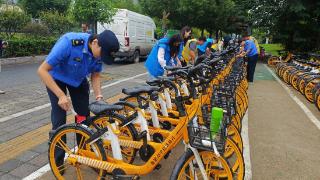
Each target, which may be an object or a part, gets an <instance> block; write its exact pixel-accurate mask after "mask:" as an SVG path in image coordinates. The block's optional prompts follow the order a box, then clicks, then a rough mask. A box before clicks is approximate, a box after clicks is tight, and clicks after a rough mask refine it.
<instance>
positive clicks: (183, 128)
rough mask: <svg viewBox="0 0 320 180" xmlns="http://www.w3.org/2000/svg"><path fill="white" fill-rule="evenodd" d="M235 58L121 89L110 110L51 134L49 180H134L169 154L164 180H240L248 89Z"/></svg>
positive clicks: (213, 59) (227, 54)
mask: <svg viewBox="0 0 320 180" xmlns="http://www.w3.org/2000/svg"><path fill="white" fill-rule="evenodd" d="M238 50H239V48H238V47H229V48H228V49H227V50H225V51H223V52H221V53H213V54H211V56H210V57H200V58H198V59H197V61H196V64H194V65H192V66H187V67H166V70H167V72H168V74H167V76H164V77H159V78H157V79H155V80H150V81H147V82H146V83H147V84H146V85H140V86H137V87H134V88H125V89H123V90H122V93H123V94H125V97H124V98H121V99H120V100H119V102H117V103H115V104H107V103H106V102H103V101H97V102H93V103H92V104H90V105H89V109H90V111H91V113H92V116H91V117H87V118H86V119H85V120H84V121H82V122H80V121H77V122H76V123H72V124H67V125H64V126H61V127H60V128H58V129H57V130H56V131H54V132H53V133H52V136H51V138H50V140H49V156H48V157H49V163H50V166H51V169H52V172H53V174H54V175H55V177H56V178H57V179H138V178H139V177H141V176H143V175H147V174H149V173H151V172H152V171H155V170H158V169H160V168H161V160H163V159H167V158H170V156H171V155H172V154H175V156H177V155H178V156H180V158H179V159H178V160H177V161H176V163H175V165H174V167H173V169H172V172H170V173H171V175H170V179H172V180H175V179H181V180H184V179H230V180H231V179H239V180H240V179H241V180H242V179H243V178H244V175H245V169H244V167H245V164H244V159H243V154H242V152H243V143H242V138H241V128H242V123H241V122H242V118H243V117H244V115H245V113H246V111H247V108H248V96H247V89H248V83H247V80H246V78H245V77H246V72H245V63H244V61H243V59H236V58H235V54H236V53H237V51H238ZM181 142H183V143H181ZM177 146H179V147H180V152H178V151H174V149H175V148H176V147H177ZM181 147H184V148H183V150H181ZM173 151H174V152H173ZM61 156H63V157H64V159H65V160H64V162H63V163H61V162H58V159H59V158H60V159H61ZM168 174H169V173H168Z"/></svg>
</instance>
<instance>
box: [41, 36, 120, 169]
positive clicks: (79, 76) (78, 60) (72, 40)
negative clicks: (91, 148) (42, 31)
mask: <svg viewBox="0 0 320 180" xmlns="http://www.w3.org/2000/svg"><path fill="white" fill-rule="evenodd" d="M118 50H119V42H118V39H117V37H116V36H115V34H114V33H113V32H111V31H109V30H105V31H104V32H102V33H101V34H99V35H90V34H88V33H73V32H72V33H67V34H65V35H63V36H62V37H60V39H59V40H58V41H57V42H56V44H55V45H54V47H53V48H52V50H51V52H50V53H49V55H48V56H47V57H46V59H45V61H44V62H43V63H42V64H41V65H40V67H39V68H38V75H39V76H40V78H41V80H42V81H43V83H44V84H45V86H46V88H47V91H48V95H49V99H50V102H51V108H52V109H51V123H52V131H54V130H56V129H57V128H59V127H60V126H62V125H64V124H66V112H67V111H69V110H70V109H71V103H72V106H73V108H74V111H75V112H76V113H77V114H78V115H79V116H89V115H90V112H89V109H88V106H89V92H90V88H89V83H88V80H87V76H88V75H90V77H91V85H92V89H93V92H94V95H95V99H96V100H97V101H98V100H102V99H103V96H102V93H101V82H100V72H101V71H102V60H104V61H105V62H112V56H111V54H112V53H113V52H117V51H118ZM67 90H68V92H69V94H70V97H71V101H70V99H69V98H68V97H67ZM52 131H51V132H50V133H49V136H50V135H51V134H52ZM64 140H65V139H64ZM55 153H56V156H55V157H56V164H57V166H58V167H60V166H61V168H62V169H61V170H60V172H61V174H63V173H64V171H63V163H64V155H65V152H64V151H63V150H62V149H59V148H57V149H56V150H55Z"/></svg>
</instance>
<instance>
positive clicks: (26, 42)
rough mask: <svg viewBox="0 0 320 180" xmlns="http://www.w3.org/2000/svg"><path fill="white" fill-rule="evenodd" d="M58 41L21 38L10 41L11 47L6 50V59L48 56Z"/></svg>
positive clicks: (53, 39) (54, 39)
mask: <svg viewBox="0 0 320 180" xmlns="http://www.w3.org/2000/svg"><path fill="white" fill-rule="evenodd" d="M56 41H57V39H56V38H48V39H36V38H32V39H31V38H19V39H12V40H8V43H9V46H8V47H7V48H6V49H5V53H4V57H6V58H8V57H22V56H36V55H46V54H48V53H49V52H50V50H51V49H52V47H53V46H54V44H55V42H56Z"/></svg>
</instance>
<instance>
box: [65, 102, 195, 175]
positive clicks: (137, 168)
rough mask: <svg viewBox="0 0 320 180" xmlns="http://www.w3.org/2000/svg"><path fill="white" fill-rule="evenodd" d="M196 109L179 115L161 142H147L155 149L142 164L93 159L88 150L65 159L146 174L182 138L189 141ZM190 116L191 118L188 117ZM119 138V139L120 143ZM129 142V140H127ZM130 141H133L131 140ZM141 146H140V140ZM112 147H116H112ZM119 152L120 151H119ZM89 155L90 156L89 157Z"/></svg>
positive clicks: (95, 166) (127, 172)
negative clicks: (177, 122) (189, 130)
mask: <svg viewBox="0 0 320 180" xmlns="http://www.w3.org/2000/svg"><path fill="white" fill-rule="evenodd" d="M199 103H200V102H199V99H195V100H194V104H198V105H199ZM197 111H198V106H192V107H191V109H189V110H188V112H187V115H186V116H183V117H180V118H179V120H180V123H179V124H178V125H177V126H176V127H175V128H174V129H173V131H171V133H170V135H169V136H168V137H167V138H166V139H165V141H164V142H163V143H161V144H159V143H151V142H148V144H149V145H151V146H152V147H153V148H154V149H155V153H154V154H153V155H152V156H151V157H150V159H149V160H148V161H147V162H146V163H145V164H144V165H132V164H128V163H125V162H123V161H121V160H120V159H121V158H119V159H115V158H111V157H108V158H107V161H100V160H97V159H94V155H93V154H94V153H93V152H91V151H89V150H83V151H81V154H83V155H81V156H79V155H75V154H69V155H68V158H67V160H69V161H71V162H79V163H81V164H84V165H87V166H90V167H93V168H99V169H104V170H106V171H107V172H109V173H111V172H112V171H113V170H115V169H117V168H119V169H122V170H123V171H124V172H125V173H126V174H127V175H146V174H148V173H150V172H151V171H152V170H153V169H154V168H155V167H156V166H157V165H158V164H159V163H160V161H161V160H162V159H163V157H164V156H165V155H166V154H167V153H168V152H169V151H170V150H172V149H173V148H174V147H175V146H176V145H177V144H178V143H179V142H180V140H181V139H183V140H184V142H185V143H186V144H188V143H189V137H188V130H187V125H188V122H189V120H191V119H193V116H195V115H196V112H197ZM190 116H191V117H192V118H190ZM112 141H117V139H111V146H115V145H116V144H117V143H112ZM120 142H121V140H119V144H120ZM128 143H129V142H128ZM132 143H135V142H134V141H132ZM140 143H141V146H142V142H140ZM112 149H113V150H114V149H118V148H115V147H112ZM120 154H121V152H120ZM89 157H91V158H89Z"/></svg>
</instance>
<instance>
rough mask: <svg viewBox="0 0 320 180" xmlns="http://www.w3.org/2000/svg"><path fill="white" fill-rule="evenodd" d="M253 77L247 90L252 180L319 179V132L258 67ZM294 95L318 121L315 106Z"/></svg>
mask: <svg viewBox="0 0 320 180" xmlns="http://www.w3.org/2000/svg"><path fill="white" fill-rule="evenodd" d="M256 77H257V80H256V81H255V82H254V84H253V85H250V87H249V98H250V99H249V139H250V151H251V162H252V168H253V169H252V171H253V177H252V179H259V180H263V179H265V180H270V179H277V180H278V179H283V180H287V179H290V180H304V179H305V180H316V179H319V177H320V171H319V167H320V156H319V150H320V130H319V129H318V128H317V127H316V126H315V125H314V124H313V123H312V122H311V121H310V120H309V119H308V117H307V116H306V114H305V113H304V112H303V111H302V109H301V108H300V107H299V106H298V105H297V104H296V103H295V102H294V101H293V100H292V99H291V97H290V96H289V95H288V94H287V92H286V91H285V90H284V88H283V87H282V86H281V85H280V84H279V83H278V82H277V81H275V79H274V78H273V77H272V75H271V74H270V73H269V72H268V71H267V70H266V68H265V67H264V66H263V65H262V64H258V66H257V73H256ZM291 90H292V91H295V90H293V89H292V88H291ZM295 94H296V96H297V97H299V99H301V101H302V102H304V103H305V104H307V107H308V108H309V109H310V110H311V111H312V112H313V114H314V115H315V116H316V117H317V118H318V120H319V119H320V113H319V111H318V110H317V109H316V107H315V106H314V105H313V104H311V103H309V102H307V101H305V98H304V97H303V96H302V95H301V94H298V93H295Z"/></svg>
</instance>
